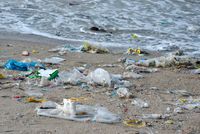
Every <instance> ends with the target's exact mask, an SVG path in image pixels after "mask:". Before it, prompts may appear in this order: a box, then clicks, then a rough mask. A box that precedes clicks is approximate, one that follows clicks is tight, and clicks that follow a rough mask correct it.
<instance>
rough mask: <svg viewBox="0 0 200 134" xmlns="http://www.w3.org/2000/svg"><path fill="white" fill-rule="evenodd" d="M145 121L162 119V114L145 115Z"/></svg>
mask: <svg viewBox="0 0 200 134" xmlns="http://www.w3.org/2000/svg"><path fill="white" fill-rule="evenodd" d="M142 118H143V119H162V115H161V114H144V115H143V116H142Z"/></svg>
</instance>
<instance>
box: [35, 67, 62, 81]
mask: <svg viewBox="0 0 200 134" xmlns="http://www.w3.org/2000/svg"><path fill="white" fill-rule="evenodd" d="M38 73H39V74H38V75H39V76H41V77H46V78H48V80H53V79H55V78H56V77H58V73H59V71H58V69H53V70H51V69H47V70H44V69H41V70H39V71H38Z"/></svg>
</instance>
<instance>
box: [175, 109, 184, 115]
mask: <svg viewBox="0 0 200 134" xmlns="http://www.w3.org/2000/svg"><path fill="white" fill-rule="evenodd" d="M174 113H178V114H182V113H183V110H182V109H181V108H180V107H177V108H175V109H174Z"/></svg>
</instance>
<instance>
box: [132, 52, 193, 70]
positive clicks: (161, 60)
mask: <svg viewBox="0 0 200 134" xmlns="http://www.w3.org/2000/svg"><path fill="white" fill-rule="evenodd" d="M195 62H196V59H194V58H192V57H188V56H177V55H173V54H169V55H167V56H161V57H157V58H152V59H148V60H143V61H139V62H137V63H136V65H140V66H146V67H171V66H178V67H187V66H192V65H194V64H195Z"/></svg>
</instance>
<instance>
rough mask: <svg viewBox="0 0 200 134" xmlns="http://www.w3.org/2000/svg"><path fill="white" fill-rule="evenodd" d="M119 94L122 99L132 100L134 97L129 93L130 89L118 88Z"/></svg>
mask: <svg viewBox="0 0 200 134" xmlns="http://www.w3.org/2000/svg"><path fill="white" fill-rule="evenodd" d="M117 94H118V96H119V97H120V98H130V97H132V94H131V93H130V92H129V89H128V88H125V87H124V88H118V89H117Z"/></svg>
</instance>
